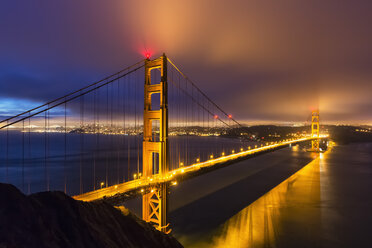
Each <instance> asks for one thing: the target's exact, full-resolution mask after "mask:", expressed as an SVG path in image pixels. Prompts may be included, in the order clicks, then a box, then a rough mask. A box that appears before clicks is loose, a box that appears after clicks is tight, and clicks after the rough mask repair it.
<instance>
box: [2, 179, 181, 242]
mask: <svg viewBox="0 0 372 248" xmlns="http://www.w3.org/2000/svg"><path fill="white" fill-rule="evenodd" d="M0 196H1V198H0V247H38V248H42V247H89V248H94V247H154V248H155V247H182V245H181V244H180V243H178V241H177V240H176V239H174V238H173V237H172V236H168V235H165V234H163V233H161V232H159V231H157V230H155V229H154V228H153V227H152V226H150V225H149V224H147V223H145V222H143V221H142V220H139V219H138V218H137V217H135V216H134V215H132V214H128V215H124V214H122V212H121V211H120V210H118V209H116V208H114V207H112V206H111V205H109V204H108V203H105V202H97V203H88V202H80V201H75V200H74V199H72V198H71V197H69V196H67V195H65V194H64V193H62V192H42V193H38V194H32V195H30V196H26V195H24V194H22V193H21V192H20V191H19V190H18V189H17V188H15V187H14V186H12V185H9V184H0Z"/></svg>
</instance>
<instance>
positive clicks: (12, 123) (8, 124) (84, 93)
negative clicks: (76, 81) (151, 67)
mask: <svg viewBox="0 0 372 248" xmlns="http://www.w3.org/2000/svg"><path fill="white" fill-rule="evenodd" d="M144 66H145V65H141V66H139V67H137V68H135V69H133V70H131V71H129V72H127V73H125V74H123V75H121V76H119V77H117V78H114V79H112V80H110V81H108V82H106V83H104V84H101V85H99V86H96V87H94V88H93V89H90V90H88V91H85V92H83V93H80V94H79V95H77V96H74V97H72V98H69V99H68V100H64V101H62V102H59V103H57V104H54V105H53V106H51V107H49V105H48V107H47V108H46V109H43V110H41V111H39V112H36V113H34V114H31V115H29V116H26V117H23V118H21V119H19V120H16V121H13V122H11V123H7V124H6V125H4V126H1V127H0V129H4V128H6V127H9V126H11V125H14V124H16V123H18V122H21V121H23V120H25V119H28V118H31V117H33V116H36V115H38V114H41V113H43V112H45V111H48V110H50V109H52V108H55V107H58V106H60V105H62V104H64V103H66V102H70V101H72V100H74V99H76V98H78V97H81V96H83V95H86V94H88V93H90V92H92V91H94V90H96V89H99V88H101V87H103V86H105V85H108V84H110V83H112V82H114V81H116V80H118V79H119V78H122V77H125V76H126V75H128V74H130V73H132V72H135V71H137V70H139V69H141V68H142V67H144ZM29 112H31V110H29V111H26V112H25V113H29ZM11 119H13V118H11Z"/></svg>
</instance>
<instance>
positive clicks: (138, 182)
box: [73, 135, 328, 201]
mask: <svg viewBox="0 0 372 248" xmlns="http://www.w3.org/2000/svg"><path fill="white" fill-rule="evenodd" d="M326 137H328V136H326V135H322V136H321V137H319V138H326ZM313 139H316V137H304V138H300V139H294V140H289V141H283V142H279V143H275V144H271V145H267V146H262V147H258V148H253V149H250V150H245V151H241V152H237V153H234V154H230V155H226V156H221V157H218V158H212V159H210V160H208V161H205V162H200V163H196V164H192V165H190V166H185V167H181V168H178V169H175V170H172V171H169V172H168V174H167V175H166V176H163V177H161V176H160V175H158V174H157V175H153V176H151V177H149V178H139V179H135V180H131V181H128V182H125V183H121V184H117V185H113V186H110V187H106V188H102V189H98V190H95V191H91V192H87V193H84V194H81V195H76V196H73V198H74V199H76V200H81V201H94V200H99V199H102V198H104V197H113V196H115V195H118V194H124V193H126V192H131V191H134V190H138V192H139V193H141V192H144V189H145V188H147V189H149V188H151V187H156V186H157V185H159V184H160V183H173V184H176V183H177V178H178V177H179V176H181V175H182V176H185V175H187V174H191V173H195V172H197V171H199V170H200V169H202V168H208V167H213V166H217V165H220V164H223V163H227V162H232V161H234V160H238V159H243V158H248V157H251V156H253V155H257V154H259V153H263V152H265V151H270V150H276V149H280V148H284V147H286V146H288V145H290V144H295V143H299V142H305V141H311V140H313Z"/></svg>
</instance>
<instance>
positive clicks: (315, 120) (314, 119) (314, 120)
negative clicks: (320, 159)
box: [311, 110, 319, 152]
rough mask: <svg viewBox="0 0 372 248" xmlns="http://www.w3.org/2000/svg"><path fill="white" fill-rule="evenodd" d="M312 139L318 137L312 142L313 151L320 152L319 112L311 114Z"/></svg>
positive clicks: (315, 111)
mask: <svg viewBox="0 0 372 248" xmlns="http://www.w3.org/2000/svg"><path fill="white" fill-rule="evenodd" d="M311 137H313V138H314V137H317V139H314V140H312V141H311V150H312V151H315V152H319V110H314V111H312V112H311Z"/></svg>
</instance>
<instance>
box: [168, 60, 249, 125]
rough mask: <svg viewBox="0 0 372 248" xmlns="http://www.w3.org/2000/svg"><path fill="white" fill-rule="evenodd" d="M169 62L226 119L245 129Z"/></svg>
mask: <svg viewBox="0 0 372 248" xmlns="http://www.w3.org/2000/svg"><path fill="white" fill-rule="evenodd" d="M167 60H168V62H169V63H171V65H172V66H173V67H174V68H175V69H176V70H177V71H178V72H179V73H180V74H181V75H182V76H183V77H184V78H185V79H186V80H188V81H189V82H190V83H191V84H192V86H194V87H195V88H196V89H197V90H198V91H199V92H200V93H201V94H202V95H203V96H204V97H205V98H206V99H207V100H208V101H209V102H211V103H212V104H213V105H214V106H215V107H216V108H217V109H219V110H220V111H221V112H222V113H223V114H224V115H225V116H226V117H228V118H229V119H231V120H232V121H234V122H235V123H236V124H237V125H238V126H240V127H243V125H241V124H240V123H239V122H238V121H236V120H235V119H234V118H232V117H230V116H229V114H227V113H226V112H225V111H224V110H223V109H222V108H221V107H219V106H218V105H217V104H216V103H215V102H214V101H213V100H212V99H210V98H209V97H208V96H207V95H206V94H205V93H204V92H203V91H202V90H201V89H200V88H199V87H198V86H197V85H196V84H195V83H194V82H193V81H192V80H191V79H190V78H189V77H187V76H186V75H185V74H184V73H183V72H182V71H181V70H180V69H179V68H178V67H177V66H176V65H175V64H174V63H173V62H172V61H171V60H170V59H169V58H167Z"/></svg>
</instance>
